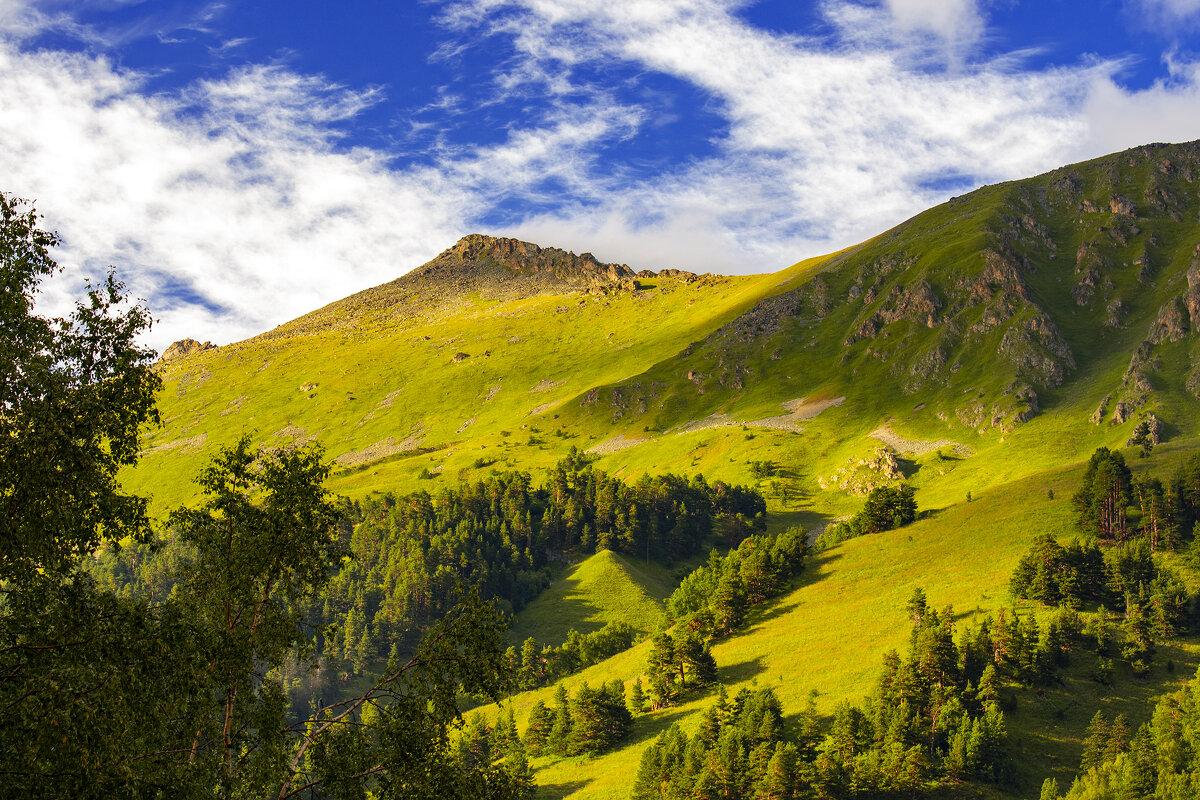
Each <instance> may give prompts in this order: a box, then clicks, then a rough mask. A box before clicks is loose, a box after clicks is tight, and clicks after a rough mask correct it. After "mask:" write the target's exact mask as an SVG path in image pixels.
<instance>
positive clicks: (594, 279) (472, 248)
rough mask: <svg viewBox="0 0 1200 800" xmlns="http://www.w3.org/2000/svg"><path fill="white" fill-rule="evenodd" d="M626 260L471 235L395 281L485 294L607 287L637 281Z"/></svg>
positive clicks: (416, 286) (515, 240)
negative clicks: (610, 260) (600, 258)
mask: <svg viewBox="0 0 1200 800" xmlns="http://www.w3.org/2000/svg"><path fill="white" fill-rule="evenodd" d="M633 277H634V273H633V270H631V269H630V268H629V267H627V266H625V265H624V264H602V263H600V262H599V261H597V260H596V257H595V256H593V255H592V254H591V253H583V254H581V255H575V254H574V253H572V252H568V251H566V250H560V249H558V248H557V247H539V246H538V245H536V244H533V243H531V242H522V241H519V240H517V239H508V238H495V237H492V236H484V235H483V234H479V233H472V234H470V235H468V236H464V237H463V238H461V239H459V240H458V242H457V243H456V244H455V245H454V246H453V247H451V248H449V249H448V250H445V251H443V252H442V253H441V255H439V256H438V257H437V258H435V259H433V260H432V261H430V262H429V263H428V264H426V265H424V266H422V267H418V268H417V269H415V270H413V271H412V272H410V273H409V274H407V275H405V276H404V277H403V278H400V279H399V280H398V281H396V282H395V283H398V284H401V285H407V286H410V287H413V288H427V289H436V290H438V291H440V292H446V291H447V290H448V289H449V290H452V291H454V292H455V293H457V294H467V293H471V292H479V293H481V294H483V295H484V296H496V295H509V294H511V293H512V292H513V291H516V292H517V293H519V294H526V293H531V294H536V293H537V292H539V291H543V290H547V289H561V288H577V289H586V288H589V287H591V286H602V285H607V284H611V283H620V282H622V281H626V280H632V279H633Z"/></svg>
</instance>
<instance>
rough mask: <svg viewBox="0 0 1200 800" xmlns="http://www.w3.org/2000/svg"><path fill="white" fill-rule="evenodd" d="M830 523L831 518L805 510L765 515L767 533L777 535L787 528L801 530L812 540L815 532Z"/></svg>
mask: <svg viewBox="0 0 1200 800" xmlns="http://www.w3.org/2000/svg"><path fill="white" fill-rule="evenodd" d="M830 522H833V517H830V516H826V515H825V514H818V513H817V512H815V511H812V510H811V509H807V508H797V509H788V510H786V511H772V512H771V513H770V514H768V515H767V533H779V532H781V531H784V530H787V529H788V528H802V529H803V530H804V531H806V532H807V533H809V534H810V535H809V538H810V539H812V538H813V536H812V534H813V533H814V532H815V531H819V530H822V529H824V527H825V526H826V525H828V524H829V523H830Z"/></svg>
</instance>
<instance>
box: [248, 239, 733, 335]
mask: <svg viewBox="0 0 1200 800" xmlns="http://www.w3.org/2000/svg"><path fill="white" fill-rule="evenodd" d="M643 274H644V275H649V276H654V277H658V278H664V277H665V278H674V279H676V280H680V281H683V282H687V283H690V282H692V281H695V280H699V279H701V278H703V277H705V276H695V275H692V274H691V273H687V272H683V271H681V270H663V271H662V272H657V273H655V272H643ZM709 277H711V276H709ZM640 288H641V287H640V286H639V284H638V282H637V280H636V276H635V275H634V272H633V270H632V269H630V268H629V267H628V266H626V265H625V264H606V263H602V262H601V261H599V260H598V259H597V258H596V257H595V256H593V255H592V254H591V253H582V254H580V255H576V254H575V253H572V252H570V251H567V250H560V249H559V248H557V247H540V246H538V245H536V244H533V243H532V242H522V241H520V240H518V239H510V238H497V237H493V236H484V235H483V234H479V233H473V234H470V235H468V236H464V237H463V238H462V239H459V240H458V242H457V243H455V245H454V246H453V247H450V248H449V249H447V250H444V251H443V252H442V253H441V254H439V255H438V256H437V257H436V258H434V259H433V260H432V261H430V262H429V263H427V264H425V265H423V266H420V267H418V268H416V269H414V270H413V271H412V272H409V273H408V274H407V275H403V276H402V277H399V278H397V279H396V280H394V281H391V282H390V283H385V284H383V285H382V286H376V287H374V288H372V289H367V290H365V291H362V292H359V293H358V294H354V295H351V296H350V297H347V298H345V299H343V300H339V301H337V302H335V303H331V304H330V305H328V306H326V307H325V308H322V309H319V310H317V311H314V312H312V313H311V314H306V315H305V316H303V317H300V318H299V319H296V320H293V321H292V322H290V323H287V324H285V325H282V326H280V327H279V328H277V329H276V330H274V331H271V332H269V333H266V334H264V336H265V337H266V338H274V337H279V336H294V335H298V334H300V335H302V334H305V333H309V332H317V331H321V330H329V329H332V328H343V327H353V326H354V325H355V324H356V323H355V320H357V319H358V318H359V317H360V315H361V314H362V313H364V312H377V311H386V312H387V313H388V314H389V315H391V316H395V317H413V316H418V315H430V314H437V313H443V312H446V311H451V310H453V309H454V308H455V307H457V306H461V305H462V304H464V303H467V302H469V300H468V298H470V297H482V298H484V299H487V300H512V299H516V298H521V297H533V296H536V295H539V294H542V293H546V292H553V293H556V294H562V293H565V292H571V291H590V292H592V293H599V294H604V293H605V292H636V291H638V290H639V289H640Z"/></svg>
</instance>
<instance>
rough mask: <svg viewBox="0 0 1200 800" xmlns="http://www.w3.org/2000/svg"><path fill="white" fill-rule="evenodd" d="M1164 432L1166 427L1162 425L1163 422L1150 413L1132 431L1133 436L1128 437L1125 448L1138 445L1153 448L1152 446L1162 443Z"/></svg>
mask: <svg viewBox="0 0 1200 800" xmlns="http://www.w3.org/2000/svg"><path fill="white" fill-rule="evenodd" d="M1165 431H1166V426H1165V425H1163V421H1162V420H1161V419H1159V418H1158V417H1157V416H1156V415H1155V414H1154V412H1150V413H1149V414H1147V415H1146V418H1145V419H1143V420H1142V421H1141V422H1139V423H1138V424H1137V427H1136V428H1134V429H1133V435H1132V436H1130V437H1129V439H1128V441H1126V442H1125V446H1126V447H1133V446H1134V445H1139V444H1140V445H1149V446H1151V447H1153V446H1154V445H1157V444H1160V443H1161V442H1162V438H1163V434H1164V433H1165Z"/></svg>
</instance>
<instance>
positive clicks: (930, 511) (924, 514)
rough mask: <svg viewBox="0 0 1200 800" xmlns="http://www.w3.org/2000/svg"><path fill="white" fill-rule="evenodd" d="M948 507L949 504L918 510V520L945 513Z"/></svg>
mask: <svg viewBox="0 0 1200 800" xmlns="http://www.w3.org/2000/svg"><path fill="white" fill-rule="evenodd" d="M946 508H949V506H946V507H944V508H925V509H922V510H921V511H918V512H917V520H923V519H933V518H934V517H938V516H941V514H943V513H944V512H945V511H946Z"/></svg>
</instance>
